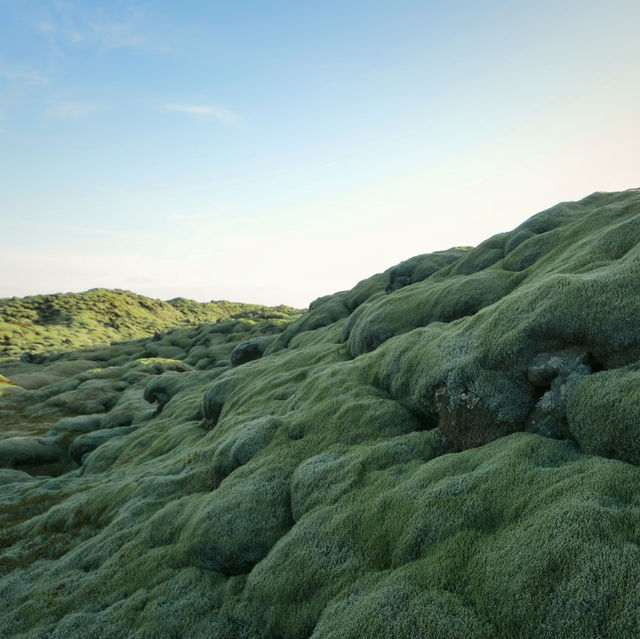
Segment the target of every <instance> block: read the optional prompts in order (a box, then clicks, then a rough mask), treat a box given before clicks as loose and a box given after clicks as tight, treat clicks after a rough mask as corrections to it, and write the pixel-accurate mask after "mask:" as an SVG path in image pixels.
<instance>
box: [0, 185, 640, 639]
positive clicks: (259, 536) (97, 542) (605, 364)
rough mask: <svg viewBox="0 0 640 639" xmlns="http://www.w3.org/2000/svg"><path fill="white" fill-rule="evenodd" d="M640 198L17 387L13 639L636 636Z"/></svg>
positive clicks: (11, 439) (1, 508)
mask: <svg viewBox="0 0 640 639" xmlns="http://www.w3.org/2000/svg"><path fill="white" fill-rule="evenodd" d="M639 276H640V190H637V189H636V190H629V191H624V192H620V193H594V194H593V195H591V196H589V197H587V198H585V199H584V200H581V201H579V202H567V203H562V204H559V205H557V206H555V207H553V208H551V209H549V210H547V211H543V212H542V213H539V214H537V215H535V216H533V217H532V218H530V219H529V220H527V221H526V222H524V223H523V224H521V225H520V226H519V227H517V228H516V229H514V230H513V231H510V232H508V233H503V234H500V235H497V236H494V237H492V238H490V239H488V240H487V241H486V242H484V243H482V244H481V245H479V246H477V247H475V248H454V249H450V250H448V251H441V252H437V253H432V254H427V255H420V256H417V257H414V258H411V259H409V260H407V261H405V262H402V263H401V264H399V265H397V266H394V267H393V268H390V269H388V270H387V271H385V272H384V273H380V274H377V275H374V276H373V277H371V278H369V279H367V280H364V281H362V282H360V283H358V284H357V285H356V286H355V287H354V288H353V289H351V290H350V291H343V292H339V293H336V294H334V295H329V296H326V297H323V298H320V299H318V300H316V301H315V302H314V303H312V304H311V305H310V307H309V310H308V311H307V312H306V313H305V314H303V315H302V316H301V317H299V318H298V319H295V320H294V321H292V322H288V323H282V322H274V321H270V320H269V319H260V318H257V319H256V318H254V319H251V318H244V319H235V320H233V321H229V322H220V323H216V324H204V323H203V324H201V325H199V326H188V327H184V328H174V329H172V330H170V331H168V332H165V333H158V334H157V335H155V336H154V337H153V338H144V339H137V340H131V341H127V342H121V343H117V344H113V345H110V346H96V347H91V348H84V349H81V350H74V351H71V352H67V353H57V354H50V355H45V356H43V357H42V358H41V359H40V360H39V361H38V362H35V361H18V360H10V361H6V362H4V364H3V365H1V366H0V373H2V375H3V376H4V377H2V378H0V393H2V396H1V397H0V402H1V406H0V428H2V433H3V436H2V439H0V464H2V467H1V468H0V483H1V484H2V498H1V503H0V525H1V526H2V528H1V529H0V539H1V540H2V544H0V548H1V549H2V550H1V552H2V554H1V555H0V574H2V577H0V600H1V601H2V602H3V604H4V605H3V607H2V609H1V610H0V636H2V637H22V638H25V639H26V638H29V639H32V638H45V637H46V638H63V637H105V638H109V637H113V638H119V637H135V638H137V639H142V638H148V639H150V638H152V637H163V638H165V637H166V638H172V637H175V638H181V637H194V638H200V637H202V638H210V637H211V638H212V637H215V638H219V639H236V638H264V639H276V638H280V639H302V638H309V637H311V638H313V639H329V638H331V639H333V638H335V639H338V638H339V639H345V638H353V639H356V638H358V639H359V638H366V637H371V638H378V637H390V638H397V639H404V638H406V637H425V638H431V637H433V638H438V639H447V638H451V639H453V638H460V639H463V638H464V639H467V638H469V637H478V638H487V639H489V638H492V639H493V638H496V637H499V638H505V639H507V638H509V639H511V638H514V637H516V638H517V637H522V638H525V637H542V638H549V639H551V638H554V639H555V638H557V637H563V638H576V639H578V638H580V639H582V638H584V637H616V638H632V637H636V636H637V634H638V628H639V627H640V546H639V544H640V468H639V467H638V464H640V433H639V430H640V401H638V400H639V399H640V390H639V389H640V322H639V320H638V318H640V308H639V307H640V296H639V295H638V282H639V281H640V279H639Z"/></svg>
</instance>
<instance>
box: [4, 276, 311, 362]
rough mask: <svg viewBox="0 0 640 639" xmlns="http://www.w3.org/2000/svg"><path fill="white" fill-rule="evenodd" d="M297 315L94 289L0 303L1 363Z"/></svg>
mask: <svg viewBox="0 0 640 639" xmlns="http://www.w3.org/2000/svg"><path fill="white" fill-rule="evenodd" d="M299 314H300V311H299V310H297V309H293V308H290V307H288V306H278V307H275V308H270V307H267V306H260V305H258V304H241V303H238V302H227V301H215V302H207V303H200V302H195V301H193V300H188V299H185V298H183V297H178V298H175V299H172V300H169V301H167V302H164V301H162V300H157V299H152V298H149V297H145V296H143V295H136V294H135V293H132V292H130V291H121V290H111V289H103V288H94V289H92V290H90V291H86V292H84V293H57V294H54V295H32V296H29V297H12V298H4V299H0V359H1V358H2V357H15V356H16V355H19V354H20V353H22V352H33V353H38V352H41V351H45V350H46V351H50V350H69V349H70V348H73V347H81V346H89V345H93V344H97V343H105V344H108V343H109V342H111V341H113V340H122V339H133V338H136V337H143V336H145V335H153V334H154V333H156V332H161V331H166V330H167V329H169V328H172V327H176V326H186V325H193V324H201V323H203V322H216V321H223V320H228V319H237V318H250V319H254V320H257V319H277V320H290V319H293V318H295V317H297V316H298V315H299Z"/></svg>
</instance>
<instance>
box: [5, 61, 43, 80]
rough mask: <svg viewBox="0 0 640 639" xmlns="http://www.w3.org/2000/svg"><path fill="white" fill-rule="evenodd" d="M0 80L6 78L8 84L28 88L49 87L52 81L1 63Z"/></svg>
mask: <svg viewBox="0 0 640 639" xmlns="http://www.w3.org/2000/svg"><path fill="white" fill-rule="evenodd" d="M0 78H4V79H5V80H7V82H11V83H14V84H21V85H28V86H49V85H51V84H52V82H51V80H49V78H47V77H46V76H44V75H42V74H41V73H38V72H37V71H32V70H30V69H24V68H20V67H12V66H9V65H7V64H4V63H2V62H0Z"/></svg>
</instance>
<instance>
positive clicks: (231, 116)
mask: <svg viewBox="0 0 640 639" xmlns="http://www.w3.org/2000/svg"><path fill="white" fill-rule="evenodd" d="M164 108H165V110H167V111H175V112H177V113H186V114H188V115H199V116H201V117H207V118H214V119H216V120H220V122H225V123H226V124H233V123H235V122H239V121H240V116H239V115H238V114H237V113H234V112H233V111H230V110H229V109H223V108H222V107H217V106H211V105H207V104H167V105H165V107H164Z"/></svg>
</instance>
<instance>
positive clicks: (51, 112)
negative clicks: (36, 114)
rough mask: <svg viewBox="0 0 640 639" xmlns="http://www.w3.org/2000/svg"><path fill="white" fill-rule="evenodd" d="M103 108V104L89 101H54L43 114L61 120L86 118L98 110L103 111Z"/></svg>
mask: <svg viewBox="0 0 640 639" xmlns="http://www.w3.org/2000/svg"><path fill="white" fill-rule="evenodd" d="M104 109H105V107H104V106H102V105H99V104H93V103H90V102H55V103H53V104H50V105H49V106H48V107H47V109H46V111H45V116H46V117H47V118H57V119H62V120H76V119H78V118H86V117H88V116H90V115H92V114H94V113H96V112H98V111H104Z"/></svg>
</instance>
